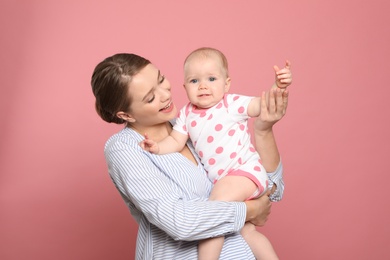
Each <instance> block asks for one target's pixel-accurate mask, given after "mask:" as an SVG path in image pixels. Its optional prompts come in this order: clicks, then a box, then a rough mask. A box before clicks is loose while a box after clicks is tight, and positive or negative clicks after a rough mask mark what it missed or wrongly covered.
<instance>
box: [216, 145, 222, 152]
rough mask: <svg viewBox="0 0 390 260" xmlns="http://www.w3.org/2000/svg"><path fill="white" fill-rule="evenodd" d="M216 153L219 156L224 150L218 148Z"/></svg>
mask: <svg viewBox="0 0 390 260" xmlns="http://www.w3.org/2000/svg"><path fill="white" fill-rule="evenodd" d="M215 152H216V153H217V154H220V153H222V152H223V148H222V147H221V146H220V147H218V148H217V149H216V150H215Z"/></svg>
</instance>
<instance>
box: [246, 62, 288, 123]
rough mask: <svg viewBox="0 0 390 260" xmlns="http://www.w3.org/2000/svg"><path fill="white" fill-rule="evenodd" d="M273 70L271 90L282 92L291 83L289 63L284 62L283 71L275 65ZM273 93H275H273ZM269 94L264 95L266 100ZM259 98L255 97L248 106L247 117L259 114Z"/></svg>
mask: <svg viewBox="0 0 390 260" xmlns="http://www.w3.org/2000/svg"><path fill="white" fill-rule="evenodd" d="M274 70H275V83H274V84H273V85H272V87H271V90H270V91H273V90H274V89H277V88H279V89H282V91H284V90H285V89H286V88H287V87H288V86H289V85H290V84H291V82H292V73H291V62H290V61H289V60H286V65H285V67H284V68H283V69H279V67H278V66H277V65H275V66H274ZM273 93H275V91H274V92H273ZM268 96H269V93H267V95H266V99H267V100H268V98H269V97H268ZM260 101H261V97H255V98H253V99H252V100H251V102H250V103H249V105H248V115H249V116H250V117H258V116H259V115H260V112H261V102H260Z"/></svg>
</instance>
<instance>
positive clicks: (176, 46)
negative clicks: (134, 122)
mask: <svg viewBox="0 0 390 260" xmlns="http://www.w3.org/2000/svg"><path fill="white" fill-rule="evenodd" d="M389 8H390V6H389V4H388V1H385V0H383V1H375V0H374V1H363V0H357V1H338V0H337V1H336V0H328V1H313V0H301V1H258V0H251V1H249V0H247V1H233V0H224V1H222V0H220V1H179V0H177V1H173V0H166V1H150V0H143V1H129V0H127V1H110V0H107V1H92V0H91V1H76V0H72V1H70V0H66V1H65V0H62V1H60V0H57V1H54V0H53V1H48V0H47V1H44V0H42V1H38V0H35V1H33V0H31V1H27V0H26V1H11V0H2V1H1V3H0V28H1V41H0V45H1V50H0V53H1V63H0V64H1V65H0V66H1V69H0V71H1V72H0V73H1V84H0V85H1V94H0V118H1V128H0V144H1V146H0V174H1V175H0V203H1V205H0V206H1V209H0V259H7V260H8V259H18V260H19V259H40V260H45V259H67V260H68V259H132V258H133V256H134V247H135V237H136V232H137V226H136V224H135V222H134V220H133V219H132V217H131V215H130V213H129V212H128V210H127V208H126V207H125V205H124V203H123V202H122V200H121V198H120V196H119V193H118V192H117V191H116V190H115V188H114V186H113V184H112V183H111V180H110V179H109V177H108V174H107V168H106V164H105V161H104V158H103V145H104V142H105V141H106V139H107V138H108V137H109V136H110V135H111V134H113V133H115V132H116V131H118V130H119V129H120V128H121V126H115V125H112V124H111V125H110V124H107V123H105V122H103V121H102V120H101V119H100V118H99V117H98V116H97V114H96V113H95V111H94V99H93V95H92V92H91V87H90V83H89V82H90V77H91V73H92V70H93V68H94V66H95V65H96V64H97V63H98V62H99V61H101V60H102V59H103V58H105V57H106V56H109V55H112V54H114V53H117V52H134V53H137V54H140V55H143V56H145V57H147V58H149V59H151V60H152V62H153V63H155V64H156V65H157V66H158V67H159V68H160V69H161V70H162V71H163V73H165V75H166V76H167V78H168V79H169V80H170V81H171V84H172V86H173V87H174V89H173V92H174V97H175V101H176V105H177V106H179V107H180V106H181V105H183V104H184V103H185V102H186V100H187V99H186V96H185V93H184V90H183V88H182V87H181V85H182V62H183V59H184V58H185V56H186V54H188V53H189V52H190V51H191V50H193V49H195V48H197V47H201V46H213V47H217V48H219V49H220V50H222V51H223V52H224V53H225V54H226V56H227V58H228V60H229V62H230V71H231V77H232V87H231V91H232V92H238V93H242V94H247V95H258V94H260V92H261V91H262V90H265V89H267V88H268V87H269V86H270V85H271V84H272V82H273V69H272V66H273V65H274V64H277V65H279V66H283V64H284V60H285V59H286V58H287V59H290V60H291V61H292V64H293V74H294V83H293V86H291V88H290V91H291V92H290V93H291V95H290V103H289V110H288V114H287V115H286V117H285V119H284V120H283V121H282V122H280V123H279V124H278V125H277V126H276V127H275V132H276V134H277V139H278V144H279V147H280V151H281V153H282V156H283V161H284V166H285V182H286V185H287V186H286V193H285V198H284V200H283V201H282V202H280V203H278V204H274V206H273V212H272V215H271V217H270V219H269V221H268V223H267V225H266V226H265V227H264V228H261V229H260V230H261V231H262V232H264V233H265V234H266V235H267V236H268V237H269V238H270V239H271V241H272V242H273V244H274V246H275V248H276V250H277V252H278V253H279V255H280V257H281V259H310V260H311V259H316V260H321V259H389V257H390V247H389V246H388V243H389V241H390V227H389V223H390V221H389V217H390V212H389V202H388V198H389V196H390V191H389V189H388V186H389V181H390V174H389V170H388V168H389V167H388V166H386V165H387V163H386V161H388V160H389V159H388V157H389V154H390V141H389V140H390V138H389V133H390V131H389V130H390V127H389V118H390V117H389V116H390V111H389V107H388V106H389V105H388V102H389V100H390V90H389V89H390V87H389V83H388V79H387V77H388V74H389V68H390V67H389V58H390V55H389V54H390V47H389V46H390V39H389V36H390V29H389V28H390V27H389V24H390V21H389V18H388V17H389V16H388V10H389Z"/></svg>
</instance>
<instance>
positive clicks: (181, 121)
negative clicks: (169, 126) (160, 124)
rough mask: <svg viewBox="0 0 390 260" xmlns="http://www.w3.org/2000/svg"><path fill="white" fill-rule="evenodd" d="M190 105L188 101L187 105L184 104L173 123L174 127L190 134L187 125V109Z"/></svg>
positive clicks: (185, 133) (182, 132) (180, 131)
mask: <svg viewBox="0 0 390 260" xmlns="http://www.w3.org/2000/svg"><path fill="white" fill-rule="evenodd" d="M189 107H190V103H188V104H187V105H186V106H184V107H183V108H182V109H180V111H179V115H178V117H177V118H176V122H175V124H174V125H173V129H175V130H176V131H178V132H179V133H181V134H184V135H188V131H187V127H186V118H187V111H188V109H189Z"/></svg>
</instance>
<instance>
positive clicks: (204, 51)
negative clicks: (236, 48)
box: [184, 47, 229, 77]
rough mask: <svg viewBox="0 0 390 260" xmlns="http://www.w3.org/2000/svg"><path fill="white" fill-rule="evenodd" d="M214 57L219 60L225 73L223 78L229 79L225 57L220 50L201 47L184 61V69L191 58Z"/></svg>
mask: <svg viewBox="0 0 390 260" xmlns="http://www.w3.org/2000/svg"><path fill="white" fill-rule="evenodd" d="M215 56H217V58H219V59H220V62H221V65H222V69H223V71H224V72H225V76H226V77H229V68H228V61H227V59H226V56H225V55H224V54H223V53H222V52H221V51H220V50H217V49H215V48H210V47H202V48H199V49H196V50H194V51H192V52H191V53H190V54H189V55H188V56H187V58H186V59H185V60H184V68H185V67H186V65H187V62H188V61H190V60H191V58H193V57H203V58H215Z"/></svg>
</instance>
